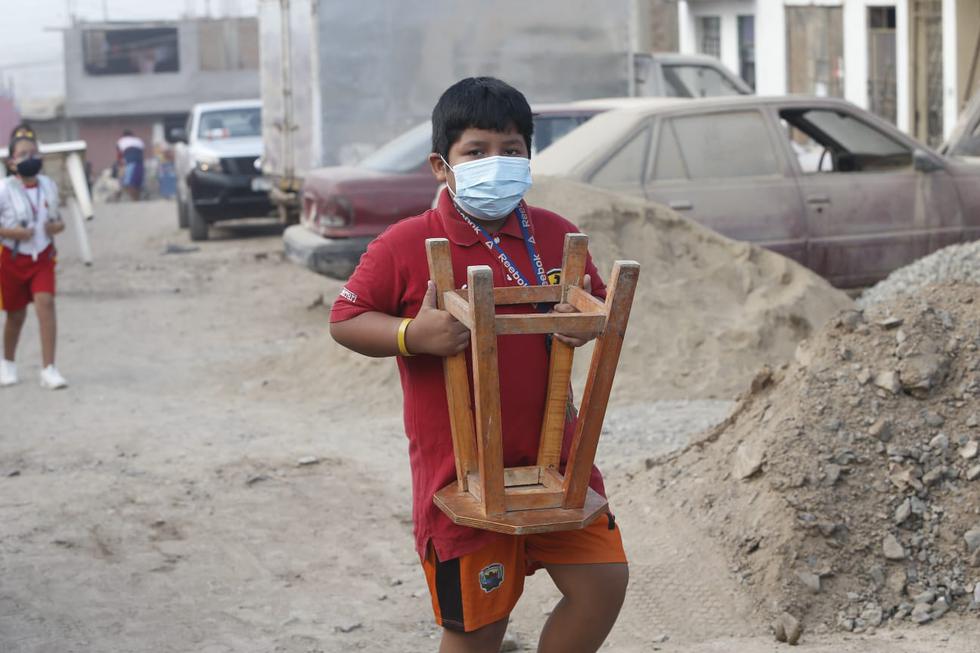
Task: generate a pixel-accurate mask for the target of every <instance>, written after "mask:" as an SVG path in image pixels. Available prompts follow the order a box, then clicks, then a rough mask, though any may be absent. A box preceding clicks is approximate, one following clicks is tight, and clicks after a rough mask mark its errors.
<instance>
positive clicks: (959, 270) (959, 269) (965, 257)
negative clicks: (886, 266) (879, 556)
mask: <svg viewBox="0 0 980 653" xmlns="http://www.w3.org/2000/svg"><path fill="white" fill-rule="evenodd" d="M952 282H965V283H975V284H980V240H975V241H973V242H971V243H961V244H958V245H950V246H949V247H945V248H943V249H940V250H938V251H935V252H933V253H932V254H930V255H929V256H925V257H923V258H920V259H919V260H918V261H915V262H914V263H910V264H909V265H906V266H905V267H904V268H899V269H898V270H895V271H894V272H892V273H891V274H890V275H888V277H887V278H885V279H883V280H882V281H880V282H879V283H878V284H877V285H875V286H872V287H871V288H868V289H867V290H865V291H864V293H863V294H862V295H861V297H860V298H859V299H858V300H857V304H858V307H860V308H867V307H869V306H872V305H874V304H877V303H879V302H883V301H888V300H891V299H894V298H896V297H899V296H900V295H904V294H907V293H910V292H915V291H917V290H919V289H921V288H923V287H924V286H927V285H930V284H937V283H952Z"/></svg>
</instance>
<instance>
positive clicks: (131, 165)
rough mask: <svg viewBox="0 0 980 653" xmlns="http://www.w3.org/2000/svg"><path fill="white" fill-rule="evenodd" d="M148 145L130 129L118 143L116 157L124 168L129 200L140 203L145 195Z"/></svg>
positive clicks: (125, 131)
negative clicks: (144, 176) (144, 183)
mask: <svg viewBox="0 0 980 653" xmlns="http://www.w3.org/2000/svg"><path fill="white" fill-rule="evenodd" d="M145 151H146V145H145V144H144V143H143V139H141V138H140V137H138V136H134V135H133V132H131V131H130V130H128V129H125V130H123V135H122V138H120V139H119V140H118V141H116V157H117V159H118V162H119V166H120V168H122V187H123V189H124V190H125V191H126V194H127V195H129V199H131V200H133V201H134V202H136V201H138V200H139V199H140V197H141V196H142V194H143V159H144V158H145V156H146V155H145Z"/></svg>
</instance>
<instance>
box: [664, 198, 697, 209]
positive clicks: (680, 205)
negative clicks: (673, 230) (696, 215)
mask: <svg viewBox="0 0 980 653" xmlns="http://www.w3.org/2000/svg"><path fill="white" fill-rule="evenodd" d="M667 206H669V207H670V208H672V209H674V210H675V211H690V210H691V209H693V208H694V205H693V204H691V202H690V201H689V200H671V201H670V202H667Z"/></svg>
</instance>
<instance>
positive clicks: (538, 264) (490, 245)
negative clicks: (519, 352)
mask: <svg viewBox="0 0 980 653" xmlns="http://www.w3.org/2000/svg"><path fill="white" fill-rule="evenodd" d="M453 206H454V207H456V212H457V213H459V217H461V218H463V220H464V221H465V222H466V224H468V225H470V227H472V228H473V231H475V232H476V235H477V236H479V237H480V238H482V239H483V244H484V245H486V247H487V249H489V250H490V251H492V252H494V253H495V254H496V255H497V260H499V261H500V263H501V265H503V266H504V270H506V271H507V273H508V274H510V276H512V277H513V278H514V279H515V280H516V281H517V285H518V286H530V285H531V283H530V282H529V281H528V280H527V277H525V276H524V275H523V274H522V273H521V271H520V270H519V269H518V268H517V266H516V265H514V262H513V261H511V259H510V257H509V256H507V252H505V251H504V249H503V248H502V247H501V246H500V243H498V242H497V239H496V238H494V236H493V235H492V234H491V233H490V232H489V231H487V230H486V229H484V228H483V227H481V226H480V225H478V224H477V223H475V222H473V221H472V220H471V219H470V218H469V216H467V215H466V214H465V213H463V212H462V211H461V210H460V208H459V207H458V206H456V204H455V202H454V203H453ZM517 217H518V221H517V223H518V224H519V225H520V227H521V236H523V238H524V247H526V248H527V257H528V259H530V261H531V265H533V266H534V272H535V274H536V275H537V277H538V285H540V286H548V285H551V282H549V281H548V275H547V274H546V273H545V271H544V262H543V261H542V260H541V256H540V255H539V254H538V248H537V243H536V242H535V240H534V234H532V233H531V221H530V220H529V219H528V216H527V211H526V210H525V209H524V207H523V206H521V205H520V204H518V205H517ZM534 307H535V308H536V309H537V310H538V312H539V313H547V312H549V311H550V310H551V307H550V306H549V305H548V304H535V305H534ZM544 347H545V349H546V350H547V351H548V353H549V354H550V353H551V334H550V333H549V334H548V335H546V336H545V337H544Z"/></svg>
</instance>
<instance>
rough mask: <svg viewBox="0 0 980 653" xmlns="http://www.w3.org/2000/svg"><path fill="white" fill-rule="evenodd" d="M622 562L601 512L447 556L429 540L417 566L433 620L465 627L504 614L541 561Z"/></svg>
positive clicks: (619, 545) (616, 538) (618, 542)
mask: <svg viewBox="0 0 980 653" xmlns="http://www.w3.org/2000/svg"><path fill="white" fill-rule="evenodd" d="M625 562H626V552H625V551H623V540H622V537H621V536H620V533H619V526H618V525H616V522H615V520H614V519H613V518H612V516H610V515H608V514H606V515H602V516H600V517H599V518H598V519H596V520H595V521H594V522H592V523H591V524H590V525H589V526H587V527H586V528H583V529H581V530H574V531H559V532H556V533H541V534H538V535H514V536H508V537H501V538H500V539H499V540H495V541H494V542H493V543H492V544H490V545H488V546H485V547H484V548H482V549H480V550H479V551H476V552H474V553H470V554H468V555H464V556H461V557H459V558H453V559H452V560H445V561H441V560H439V558H438V557H437V556H436V552H435V548H434V547H433V546H432V544H431V543H430V544H429V549H428V551H427V553H426V556H425V560H424V561H423V562H422V568H423V569H424V570H425V580H426V582H427V583H428V584H429V594H430V595H431V596H432V610H433V612H435V616H436V622H437V623H438V624H439V625H441V626H442V627H443V628H448V629H449V630H456V631H462V632H471V631H474V630H477V629H478V628H482V627H483V626H487V625H489V624H492V623H494V622H496V621H500V620H501V619H503V618H504V617H506V616H507V615H509V614H510V613H511V610H513V609H514V606H515V605H517V599H519V598H520V596H521V593H522V592H523V591H524V577H525V576H530V575H531V574H533V573H534V572H535V571H536V570H537V569H540V568H541V567H542V566H543V565H549V564H556V565H561V564H564V565H579V564H608V563H625Z"/></svg>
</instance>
